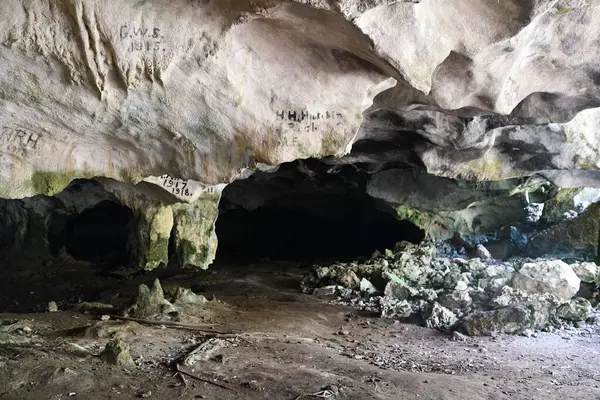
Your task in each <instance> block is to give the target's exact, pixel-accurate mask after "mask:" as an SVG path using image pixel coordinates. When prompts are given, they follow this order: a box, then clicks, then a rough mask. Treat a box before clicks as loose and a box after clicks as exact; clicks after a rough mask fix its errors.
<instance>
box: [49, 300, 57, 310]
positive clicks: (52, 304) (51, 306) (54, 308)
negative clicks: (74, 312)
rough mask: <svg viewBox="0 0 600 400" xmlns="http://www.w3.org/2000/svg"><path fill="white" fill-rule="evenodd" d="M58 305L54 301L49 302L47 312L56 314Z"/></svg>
mask: <svg viewBox="0 0 600 400" xmlns="http://www.w3.org/2000/svg"><path fill="white" fill-rule="evenodd" d="M57 311H58V304H56V302H55V301H51V302H49V303H48V312H57Z"/></svg>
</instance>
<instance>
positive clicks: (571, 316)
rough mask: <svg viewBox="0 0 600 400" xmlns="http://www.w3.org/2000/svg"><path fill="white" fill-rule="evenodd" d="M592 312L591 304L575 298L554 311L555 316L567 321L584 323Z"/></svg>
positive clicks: (585, 300)
mask: <svg viewBox="0 0 600 400" xmlns="http://www.w3.org/2000/svg"><path fill="white" fill-rule="evenodd" d="M592 311H593V307H592V304H591V303H590V302H589V301H588V300H587V299H584V298H581V297H577V298H575V299H571V300H570V301H569V302H568V303H564V304H561V305H560V306H559V307H558V308H557V309H556V315H557V316H558V317H559V318H562V319H566V320H568V321H584V320H586V319H587V318H588V317H589V316H590V314H591V313H592Z"/></svg>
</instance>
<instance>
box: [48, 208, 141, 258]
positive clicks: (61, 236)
mask: <svg viewBox="0 0 600 400" xmlns="http://www.w3.org/2000/svg"><path fill="white" fill-rule="evenodd" d="M132 219H133V213H132V211H131V210H130V209H129V208H128V207H125V206H122V205H120V204H117V203H115V202H112V201H108V200H106V201H102V202H100V203H98V204H96V205H95V206H93V207H90V208H87V209H85V210H84V211H82V212H81V213H79V214H75V215H70V216H53V223H52V225H51V227H52V228H51V234H50V238H49V241H50V246H51V249H52V251H53V252H56V251H59V250H60V249H61V248H63V247H64V249H65V251H66V252H67V253H68V254H70V255H71V256H72V257H73V258H75V259H77V260H81V261H93V262H98V263H106V262H110V263H125V262H126V260H127V242H128V236H129V232H130V229H131V224H130V222H131V221H132Z"/></svg>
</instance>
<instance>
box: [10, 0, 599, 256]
mask: <svg viewBox="0 0 600 400" xmlns="http://www.w3.org/2000/svg"><path fill="white" fill-rule="evenodd" d="M474 21H476V22H474ZM599 39H600V4H598V3H597V2H594V1H590V0H564V1H550V0H536V1H533V0H531V1H529V0H528V1H517V0H506V1H499V2H489V1H485V0H453V1H442V0H422V1H396V2H388V1H363V0H327V1H324V0H302V1H296V2H284V1H281V0H259V1H247V0H241V1H231V0H226V1H211V0H203V1H196V2H190V1H187V0H172V1H170V2H168V3H165V2H164V1H162V0H147V1H144V2H141V3H140V2H138V1H135V0H123V1H118V2H117V1H114V0H55V1H49V0H27V1H22V0H5V1H2V2H0V66H1V67H0V198H14V199H19V198H24V197H29V196H33V195H38V194H41V195H45V196H53V195H56V194H58V193H61V191H62V190H63V189H64V188H66V187H67V186H68V185H69V183H70V182H72V181H73V180H74V179H76V178H88V179H89V178H112V179H115V180H117V181H122V182H128V183H139V185H136V186H135V189H131V190H130V192H131V193H127V190H118V191H117V192H118V193H119V194H118V195H117V194H113V196H114V197H116V198H118V199H119V201H121V202H122V203H123V204H127V205H128V207H130V208H131V209H132V210H134V213H136V218H137V222H136V223H137V224H138V225H139V226H140V227H143V229H142V231H143V232H140V233H139V235H140V236H139V237H133V238H132V239H131V241H132V243H135V246H139V245H141V243H145V244H144V245H143V246H145V247H144V249H138V250H139V253H136V251H138V250H135V251H134V250H132V254H137V256H135V258H136V259H137V260H138V262H140V263H141V264H144V265H145V266H147V267H149V268H151V267H153V266H155V265H157V263H160V262H164V261H165V257H166V256H167V255H168V242H169V240H168V238H170V237H171V233H172V232H175V237H176V238H178V239H176V242H177V243H180V244H181V243H188V242H194V243H195V245H194V246H192V247H193V248H194V249H195V250H194V251H192V252H191V253H190V252H188V251H187V250H186V251H180V252H178V254H179V255H178V257H179V258H180V259H181V261H182V263H184V264H190V265H196V264H198V265H205V264H206V262H208V261H207V260H208V259H210V258H211V256H210V254H212V253H213V250H211V249H212V248H213V247H214V245H215V240H214V238H213V236H212V234H211V233H209V230H210V229H209V227H210V225H211V224H210V222H207V225H206V226H204V223H202V229H203V230H204V233H203V235H204V234H206V235H208V236H206V235H205V236H203V237H202V238H200V237H197V236H194V234H192V233H190V232H191V230H190V229H188V228H186V226H188V225H189V223H188V222H186V221H187V218H188V217H187V216H190V215H196V216H200V215H202V216H203V218H204V216H206V218H208V219H207V221H211V220H212V218H214V214H215V205H214V204H216V203H215V202H217V201H218V199H216V198H213V197H211V196H212V194H211V190H222V187H223V185H225V184H228V183H230V182H231V181H232V180H234V179H236V178H239V177H242V176H244V174H245V173H246V172H247V171H253V170H256V169H260V168H269V167H272V166H276V165H279V164H281V163H284V162H289V161H293V160H297V159H306V158H310V157H314V158H323V160H324V162H325V163H327V164H328V165H330V166H332V168H334V169H335V168H338V167H339V166H341V165H342V166H343V165H352V166H353V167H355V168H357V169H360V170H362V171H366V172H367V173H369V174H375V175H374V176H373V177H372V179H371V183H370V184H369V186H368V190H369V193H372V194H373V196H375V197H378V198H381V199H385V200H386V201H389V202H390V203H391V204H393V205H394V206H395V207H397V210H398V213H399V215H401V216H404V217H407V216H408V217H409V219H419V220H420V221H429V222H427V224H429V225H431V224H433V225H435V226H440V227H441V228H440V229H441V230H442V231H444V232H452V231H464V230H468V231H474V232H479V231H485V230H488V229H495V227H497V226H500V225H502V223H503V222H506V221H503V218H504V219H510V218H521V217H522V213H521V211H518V212H517V211H515V212H508V211H509V210H517V209H521V208H522V207H521V206H522V203H523V201H522V199H523V194H524V195H525V198H526V199H527V197H528V196H529V193H534V192H536V190H537V189H539V187H540V185H543V184H546V183H548V184H551V185H554V186H558V187H563V188H576V187H582V186H586V187H600V172H599V171H598V166H599V165H600V164H599V161H600V160H599V157H600V151H599V148H600V142H599V141H598V135H597V132H596V130H597V126H598V122H600V89H599V86H598V83H599V82H600V61H599V60H600V57H599V56H598V52H599V49H600V46H598V43H599ZM403 169H404V170H407V169H411V170H413V172H410V174H417V175H419V176H425V175H423V174H425V173H428V174H430V176H433V175H435V176H438V177H442V178H448V180H447V181H439V182H443V183H442V184H440V186H439V187H437V186H436V190H433V191H432V192H431V198H445V200H440V201H437V202H436V201H433V202H423V201H417V200H416V199H417V198H419V199H422V196H421V197H419V196H416V195H415V196H413V197H411V195H410V194H408V195H404V194H399V193H398V190H399V185H404V184H407V185H408V184H409V183H408V182H409V180H407V179H404V178H402V179H396V178H394V179H391V178H390V177H391V176H393V175H394V174H397V172H393V171H395V170H403ZM389 171H392V172H389ZM402 174H405V172H403V173H402ZM516 178H523V179H524V180H525V181H524V182H519V183H518V184H516V185H513V183H514V182H513V181H512V180H513V179H516ZM432 179H433V178H432ZM503 180H506V181H507V182H508V183H507V185H508V186H511V189H509V190H504V189H502V190H500V191H498V190H497V189H495V186H494V185H504V184H496V183H491V184H490V185H491V186H486V188H487V189H486V190H484V191H483V192H481V191H477V190H474V191H473V193H472V194H468V192H470V191H472V190H473V188H470V187H469V188H466V187H461V185H462V184H463V183H464V182H480V181H494V182H500V181H503ZM378 182H387V185H381V184H378ZM461 182H463V183H461ZM108 187H112V186H111V185H108ZM129 187H130V188H131V187H133V185H130V186H129ZM422 189H423V188H421V189H420V190H422ZM438 189H439V190H440V191H439V192H438V191H437V190H438ZM405 191H406V190H405ZM425 192H427V190H425ZM115 193H116V192H115ZM140 193H145V194H150V195H151V196H150V197H151V198H152V199H153V200H152V202H154V203H153V205H152V206H148V207H146V206H145V205H144V206H143V207H142V206H140V205H139V203H140V200H136V198H135V196H139V195H140ZM206 201H208V202H209V203H205V202H206ZM76 202H77V201H74V203H73V204H75V203H76ZM175 203H181V205H180V206H173V207H172V205H173V204H175ZM19 204H20V205H19ZM36 204H37V203H36ZM190 204H196V206H192V205H190ZM206 204H210V206H206V207H205V205H206ZM24 205H25V203H14V204H12V203H11V205H10V206H6V207H12V208H14V210H13V211H14V213H15V216H14V218H13V219H15V220H18V219H19V218H21V217H19V215H30V211H27V210H31V209H32V207H29V208H28V209H27V207H25V206H24ZM23 207H25V208H23ZM35 207H38V206H37V205H36V206H35ZM35 207H33V208H35ZM136 207H138V208H136ZM139 207H141V208H139ZM165 207H166V208H165ZM50 208H52V207H50ZM26 209H27V210H26ZM136 210H137V211H136ZM142 210H143V211H142ZM151 211H152V212H151ZM35 214H36V215H45V214H44V213H42V214H40V213H38V212H37V211H36V212H35ZM11 218H12V217H11ZM28 218H29V220H30V221H32V219H31V218H30V217H28ZM40 218H41V219H42V220H44V218H45V217H40ZM213 222H214V221H213ZM40 223H41V224H42V225H44V223H43V221H42V222H40ZM6 226H7V228H3V229H6V230H7V232H8V231H11V232H13V231H14V232H17V234H16V239H14V240H15V243H17V242H19V241H20V240H21V242H22V239H19V238H22V237H23V229H25V228H22V227H17V224H15V223H14V221H12V222H10V221H8V222H7V225H6ZM19 232H20V233H19ZM3 240H5V241H6V240H8V239H3ZM186 246H187V245H186ZM192 247H186V248H192Z"/></svg>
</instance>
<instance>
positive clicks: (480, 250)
mask: <svg viewBox="0 0 600 400" xmlns="http://www.w3.org/2000/svg"><path fill="white" fill-rule="evenodd" d="M476 252H477V257H479V258H481V259H482V260H483V261H488V260H492V259H493V258H494V257H492V255H491V254H490V252H489V250H488V249H486V248H485V246H484V245H482V244H478V245H477V250H476Z"/></svg>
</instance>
